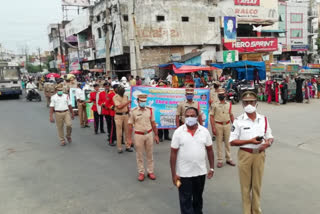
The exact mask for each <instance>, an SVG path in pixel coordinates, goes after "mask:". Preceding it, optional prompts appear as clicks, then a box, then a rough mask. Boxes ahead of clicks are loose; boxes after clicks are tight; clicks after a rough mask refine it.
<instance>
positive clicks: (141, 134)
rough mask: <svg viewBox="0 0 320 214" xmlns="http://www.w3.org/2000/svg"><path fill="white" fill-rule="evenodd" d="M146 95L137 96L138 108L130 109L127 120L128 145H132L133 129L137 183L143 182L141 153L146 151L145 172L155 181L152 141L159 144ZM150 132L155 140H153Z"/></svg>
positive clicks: (152, 113)
mask: <svg viewBox="0 0 320 214" xmlns="http://www.w3.org/2000/svg"><path fill="white" fill-rule="evenodd" d="M147 97H148V95H147V94H140V95H138V103H139V106H138V107H136V108H134V109H132V110H131V112H130V119H129V135H128V142H129V145H131V144H132V131H133V127H134V130H135V131H134V145H135V149H136V158H137V165H138V172H139V177H138V180H139V181H143V180H144V172H145V169H144V161H143V152H144V151H146V157H147V172H148V177H149V178H150V179H151V180H155V179H156V176H155V175H154V164H153V140H155V141H156V143H157V144H158V143H159V137H158V130H157V127H156V123H155V118H154V112H153V109H152V108H149V107H146V104H147ZM152 131H153V132H154V135H155V137H154V138H155V139H153V136H152Z"/></svg>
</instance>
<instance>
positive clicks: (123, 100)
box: [112, 94, 129, 113]
mask: <svg viewBox="0 0 320 214" xmlns="http://www.w3.org/2000/svg"><path fill="white" fill-rule="evenodd" d="M112 100H113V102H114V105H115V106H118V105H122V104H124V103H126V102H128V96H127V95H123V97H121V96H120V95H119V94H116V95H115V96H114V97H113V98H112ZM114 110H115V111H116V113H126V112H128V111H129V109H128V106H126V107H124V108H123V109H118V108H117V107H115V109H114Z"/></svg>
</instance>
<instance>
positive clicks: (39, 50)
mask: <svg viewBox="0 0 320 214" xmlns="http://www.w3.org/2000/svg"><path fill="white" fill-rule="evenodd" d="M38 53H39V61H40V71H41V72H42V65H41V49H40V47H39V48H38Z"/></svg>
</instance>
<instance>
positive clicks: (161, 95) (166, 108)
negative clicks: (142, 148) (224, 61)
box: [131, 86, 210, 129]
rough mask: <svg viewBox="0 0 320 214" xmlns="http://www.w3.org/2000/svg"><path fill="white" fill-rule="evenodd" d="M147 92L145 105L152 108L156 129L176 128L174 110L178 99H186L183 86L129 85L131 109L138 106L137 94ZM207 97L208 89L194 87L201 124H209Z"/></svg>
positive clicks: (208, 96)
mask: <svg viewBox="0 0 320 214" xmlns="http://www.w3.org/2000/svg"><path fill="white" fill-rule="evenodd" d="M141 93H144V94H147V95H148V99H147V106H148V107H152V108H153V112H154V116H155V120H156V124H157V128H158V129H174V128H176V120H175V118H176V111H177V105H178V103H179V102H180V101H183V100H185V99H186V97H185V89H183V88H155V87H147V86H133V87H131V100H132V102H131V109H133V108H135V107H137V106H138V102H137V96H138V94H141ZM209 98H210V90H209V89H204V88H201V89H200V88H197V89H195V95H194V100H195V101H198V102H199V104H200V109H201V111H202V113H203V114H202V119H203V120H204V121H203V126H205V127H208V125H209V117H208V115H209Z"/></svg>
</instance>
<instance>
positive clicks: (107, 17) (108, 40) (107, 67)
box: [105, 0, 112, 77]
mask: <svg viewBox="0 0 320 214" xmlns="http://www.w3.org/2000/svg"><path fill="white" fill-rule="evenodd" d="M109 24H110V11H109V8H108V0H106V25H105V26H106V28H105V32H106V74H107V75H108V77H112V72H111V62H110V30H109Z"/></svg>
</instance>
